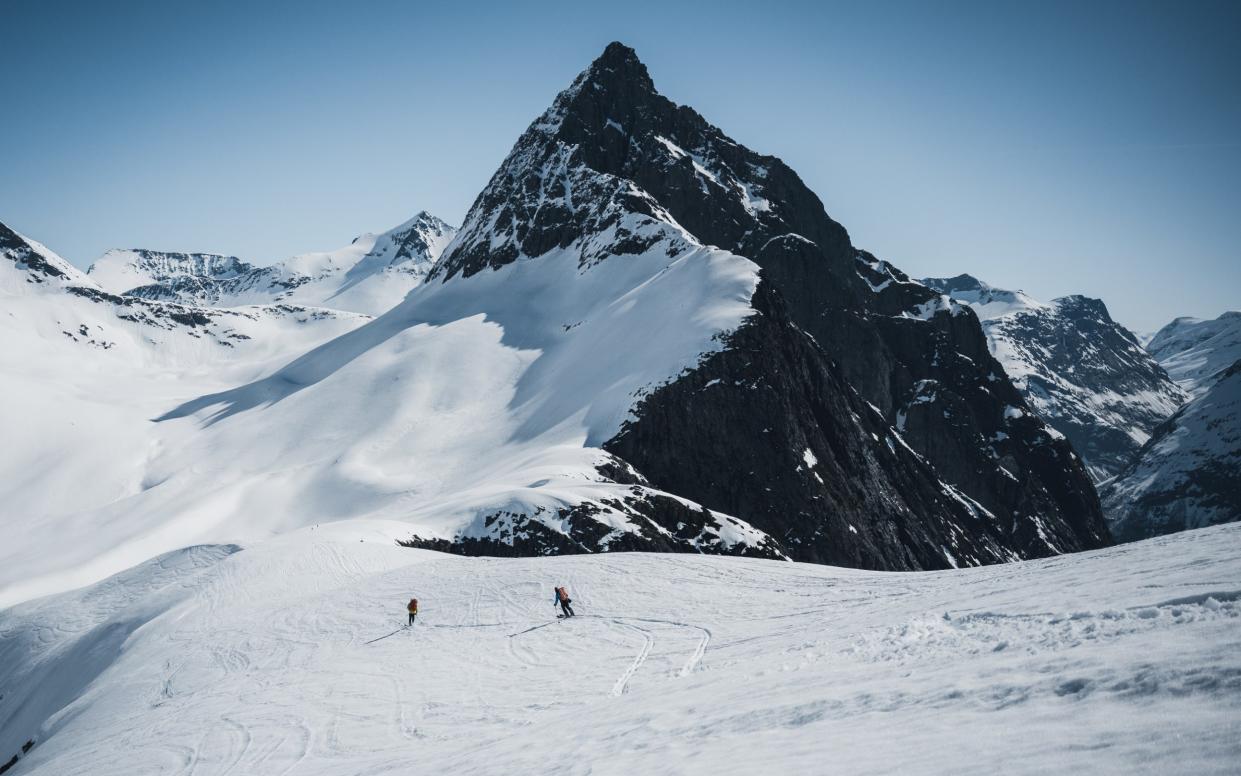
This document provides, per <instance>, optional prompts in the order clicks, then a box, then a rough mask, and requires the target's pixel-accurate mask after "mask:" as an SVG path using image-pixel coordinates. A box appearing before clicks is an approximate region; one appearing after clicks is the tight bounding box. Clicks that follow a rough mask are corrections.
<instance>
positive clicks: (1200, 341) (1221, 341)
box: [1146, 310, 1241, 396]
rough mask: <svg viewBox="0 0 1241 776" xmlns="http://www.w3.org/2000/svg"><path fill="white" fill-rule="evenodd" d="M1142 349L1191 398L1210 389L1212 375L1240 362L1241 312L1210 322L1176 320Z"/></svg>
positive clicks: (1234, 312) (1191, 319) (1229, 313)
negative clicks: (1144, 349)
mask: <svg viewBox="0 0 1241 776" xmlns="http://www.w3.org/2000/svg"><path fill="white" fill-rule="evenodd" d="M1146 348H1147V350H1149V351H1150V353H1151V355H1153V356H1154V357H1155V358H1156V359H1157V360H1158V361H1159V365H1160V366H1162V367H1163V368H1164V369H1165V370H1167V372H1168V374H1169V375H1170V376H1171V377H1172V379H1173V380H1175V381H1176V382H1177V384H1178V385H1180V386H1181V387H1182V388H1183V389H1184V390H1185V391H1186V392H1188V393H1189V394H1190V395H1191V396H1200V395H1202V394H1203V393H1205V392H1206V391H1207V389H1209V388H1210V386H1211V383H1212V381H1211V378H1212V377H1213V376H1215V375H1216V374H1218V373H1219V372H1220V371H1221V370H1223V369H1226V368H1228V367H1229V366H1231V365H1232V364H1233V363H1234V362H1236V361H1237V360H1238V359H1241V311H1238V310H1232V311H1229V312H1226V313H1224V314H1223V315H1221V316H1219V317H1218V318H1215V319H1214V320H1201V319H1198V318H1177V319H1176V320H1175V321H1173V322H1172V323H1169V324H1168V325H1167V326H1164V327H1163V328H1162V329H1160V330H1159V331H1158V332H1157V333H1156V334H1155V335H1154V336H1153V337H1152V338H1151V340H1150V342H1149V343H1147V345H1146Z"/></svg>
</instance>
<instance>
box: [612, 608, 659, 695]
mask: <svg viewBox="0 0 1241 776" xmlns="http://www.w3.org/2000/svg"><path fill="white" fill-rule="evenodd" d="M612 622H614V623H616V624H617V625H621V626H623V627H626V628H630V629H632V630H636V631H637V632H638V633H640V634H642V639H643V643H642V649H641V651H639V652H638V656H637V657H635V658H634V659H633V663H631V664H630V665H629V667H628V668H626V669H625V673H623V674H621V675H620V678H619V679H617V680H616V684H615V686H613V687H612V697H614V698H619V697H620V696H621V695H623V694H624V693H625V688H626V686H627V685H628V684H629V680H630V679H632V678H633V675H634V674H635V673H637V671H638V669H639V668H641V667H642V664H643V663H645V662H646V656H647V655H649V654H651V647H652V646H654V644H655V638H654V637H653V636H652V635H651V633H650V631H647V630H643V629H642V628H639V627H637V626H636V625H627V624H625V623H623V622H621V621H619V620H613V621H612Z"/></svg>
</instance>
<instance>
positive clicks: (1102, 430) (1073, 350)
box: [922, 275, 1186, 481]
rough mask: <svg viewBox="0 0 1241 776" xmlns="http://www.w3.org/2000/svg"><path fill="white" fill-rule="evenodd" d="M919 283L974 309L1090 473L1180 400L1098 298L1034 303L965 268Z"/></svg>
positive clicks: (1122, 461) (1038, 408) (1125, 450)
mask: <svg viewBox="0 0 1241 776" xmlns="http://www.w3.org/2000/svg"><path fill="white" fill-rule="evenodd" d="M922 282H923V283H924V284H926V285H927V286H928V287H930V288H933V289H935V290H937V291H939V292H940V293H943V294H947V295H948V296H950V297H951V298H952V299H953V300H954V301H957V302H960V303H961V304H965V305H969V306H970V307H971V308H972V309H973V310H974V312H975V313H976V314H977V315H978V318H979V320H980V321H981V322H982V327H983V331H984V332H986V335H987V341H988V345H989V347H990V350H991V354H992V355H993V356H994V357H995V358H996V359H997V360H999V362H1000V363H1001V364H1002V365H1003V367H1004V371H1005V372H1006V373H1007V374H1008V376H1009V378H1010V379H1011V380H1012V381H1013V384H1014V385H1016V386H1017V389H1018V390H1019V391H1021V394H1022V396H1024V397H1025V400H1026V402H1027V403H1028V404H1029V406H1030V408H1031V409H1033V410H1034V411H1035V412H1036V413H1037V414H1038V415H1039V416H1040V417H1042V418H1043V419H1044V420H1045V421H1047V423H1048V424H1050V425H1051V426H1052V427H1053V428H1055V429H1056V430H1057V431H1059V432H1060V433H1062V434H1064V435H1065V436H1066V437H1067V438H1068V439H1069V441H1070V442H1071V443H1072V444H1073V447H1074V449H1075V450H1077V452H1078V453H1079V454H1081V456H1082V457H1083V458H1084V459H1085V462H1086V465H1087V467H1088V468H1089V470H1090V472H1091V474H1092V475H1093V476H1094V478H1095V480H1096V481H1102V480H1104V479H1107V478H1108V477H1111V476H1114V475H1115V474H1117V473H1119V472H1120V471H1121V470H1122V469H1123V468H1124V467H1125V466H1126V465H1127V464H1128V463H1129V462H1130V460H1131V459H1132V458H1133V456H1134V455H1135V454H1136V453H1137V452H1138V450H1139V449H1141V447H1142V445H1143V444H1145V443H1146V442H1147V440H1149V439H1150V435H1151V433H1152V432H1153V431H1154V429H1155V427H1156V426H1158V425H1159V424H1160V423H1162V422H1163V421H1164V420H1166V419H1167V418H1168V417H1169V416H1170V415H1171V414H1172V413H1173V412H1175V411H1176V409H1177V408H1178V407H1180V405H1181V404H1182V403H1183V402H1184V401H1185V399H1186V395H1185V393H1184V392H1183V391H1182V390H1181V389H1180V388H1179V387H1178V386H1177V385H1176V384H1175V383H1174V382H1173V381H1172V379H1171V378H1170V377H1169V376H1168V374H1167V373H1166V372H1165V371H1164V370H1163V368H1162V367H1161V366H1160V365H1159V364H1158V363H1156V361H1155V360H1154V359H1153V358H1152V357H1151V355H1150V354H1149V353H1147V352H1146V350H1144V349H1143V348H1142V347H1141V346H1140V345H1139V344H1138V341H1137V339H1136V338H1135V337H1134V336H1133V334H1131V333H1130V332H1129V331H1128V330H1127V329H1125V328H1124V327H1123V326H1121V325H1120V324H1118V323H1116V322H1115V321H1113V320H1112V318H1111V316H1110V315H1109V314H1108V311H1107V307H1106V306H1105V305H1104V304H1103V302H1102V301H1101V300H1098V299H1091V298H1088V297H1084V296H1066V297H1062V298H1059V299H1053V300H1052V301H1050V302H1040V301H1038V300H1036V299H1033V298H1031V297H1029V296H1027V295H1026V294H1024V293H1022V292H1021V291H1008V290H1005V289H998V288H994V287H992V286H990V285H988V284H986V283H984V282H982V281H980V280H978V279H977V278H974V277H971V276H970V275H959V276H957V277H954V278H927V279H924V280H923V281H922Z"/></svg>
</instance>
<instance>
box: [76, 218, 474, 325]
mask: <svg viewBox="0 0 1241 776" xmlns="http://www.w3.org/2000/svg"><path fill="white" fill-rule="evenodd" d="M455 234H456V230H455V229H453V228H452V227H451V226H449V225H448V224H446V223H444V222H443V221H442V220H440V219H439V218H436V217H435V216H433V215H431V214H429V213H426V212H421V213H418V214H417V215H416V216H414V217H413V218H411V219H410V220H408V221H406V222H405V223H403V224H401V225H400V226H398V227H396V228H394V229H390V230H388V231H387V232H382V233H379V234H372V233H367V234H364V235H361V236H360V237H357V238H355V239H354V240H353V242H351V243H350V244H349V245H348V246H346V247H344V248H341V249H339V250H335V251H325V252H318V253H308V254H302V255H299V256H294V257H292V258H289V259H285V260H284V261H280V262H277V263H276V264H272V265H269V266H256V265H254V264H251V263H249V262H246V261H242V260H241V259H238V258H236V257H233V256H219V255H215V254H202V253H170V252H162V251H150V250H141V249H133V250H112V251H108V252H107V253H105V254H104V255H103V256H102V257H101V258H100V259H99V260H97V261H96V262H95V263H94V264H92V265H91V267H90V269H89V270H88V271H87V272H88V275H89V276H90V277H91V278H92V279H94V280H95V281H96V282H97V283H99V285H101V286H102V287H103V288H105V289H107V290H109V291H111V292H113V293H116V294H123V295H126V296H135V297H140V298H143V299H151V300H158V301H171V302H181V303H185V304H196V305H205V306H211V307H235V306H238V305H247V304H272V303H288V304H301V305H313V306H320V307H330V308H333V309H340V310H347V311H351V312H358V313H363V314H366V315H379V314H380V313H383V312H385V311H386V310H388V309H390V308H391V307H392V306H393V305H395V304H396V303H397V302H399V301H400V300H401V299H403V298H404V296H405V294H407V293H408V292H409V290H410V289H411V288H413V287H414V286H416V285H418V284H419V283H421V282H422V280H423V279H424V278H425V277H426V276H427V274H429V272H430V270H431V267H432V266H433V265H434V264H435V262H436V260H437V259H438V258H439V256H440V254H441V253H442V252H443V250H444V248H445V247H446V246H447V244H448V243H449V242H450V241H451V240H452V237H453V236H454V235H455Z"/></svg>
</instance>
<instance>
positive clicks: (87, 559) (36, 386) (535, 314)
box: [0, 243, 757, 606]
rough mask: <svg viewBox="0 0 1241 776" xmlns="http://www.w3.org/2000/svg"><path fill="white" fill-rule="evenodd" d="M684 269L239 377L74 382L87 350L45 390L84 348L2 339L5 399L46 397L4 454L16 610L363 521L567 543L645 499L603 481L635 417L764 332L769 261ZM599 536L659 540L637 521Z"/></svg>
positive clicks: (626, 260)
mask: <svg viewBox="0 0 1241 776" xmlns="http://www.w3.org/2000/svg"><path fill="white" fill-rule="evenodd" d="M666 246H667V244H666V243H660V244H657V245H655V246H654V247H652V248H651V249H650V250H649V251H647V252H646V253H645V254H642V255H634V256H614V257H611V258H609V260H607V261H602V262H600V263H598V264H595V265H593V266H590V267H586V268H583V267H580V266H579V262H580V258H581V254H580V253H579V252H577V251H576V250H573V249H568V250H558V251H554V252H552V253H549V254H546V255H544V256H542V257H540V258H537V259H526V260H523V261H519V262H514V263H513V264H510V265H507V266H505V267H503V268H501V269H499V270H496V271H487V272H483V273H479V274H477V275H474V276H471V277H469V278H465V277H455V278H453V279H451V280H449V281H448V282H442V283H441V282H432V283H429V284H425V285H421V286H418V287H417V288H415V289H414V291H413V292H412V293H411V294H410V295H409V297H408V298H407V299H406V300H405V301H404V302H402V303H401V304H400V305H398V306H397V307H396V308H394V309H393V310H391V311H389V312H388V313H387V314H385V315H383V316H381V317H379V318H377V319H375V320H373V321H369V322H367V321H365V319H358V318H357V317H356V316H354V317H353V319H351V320H341V321H338V322H337V323H333V322H332V321H327V322H326V323H318V324H317V325H316V326H314V327H310V326H299V327H297V328H295V329H293V330H292V331H289V332H283V333H282V332H281V331H280V330H275V331H272V332H270V334H271V336H270V337H268V336H266V335H263V334H261V333H260V332H258V331H254V332H253V334H254V336H253V338H252V340H251V341H250V344H251V345H252V346H253V347H252V349H251V350H252V351H256V350H257V349H258V347H259V345H258V343H260V342H268V341H272V342H276V343H281V344H280V347H274V346H269V347H271V348H272V349H271V350H270V351H267V352H265V353H264V355H266V357H265V358H257V357H256V358H254V359H253V360H250V359H246V360H240V359H239V360H238V362H237V363H236V365H235V367H234V366H233V365H232V363H233V362H225V363H223V364H221V361H220V360H221V358H222V356H220V355H218V354H216V351H224V349H222V348H219V347H218V346H216V345H214V344H212V343H207V342H201V341H199V340H197V339H193V338H189V337H186V339H187V343H186V344H185V345H180V344H179V345H178V349H177V350H176V351H175V352H176V353H177V354H178V356H177V358H176V360H175V361H173V362H168V361H166V360H165V359H168V358H169V357H170V356H169V354H168V353H169V349H168V348H152V347H140V346H138V345H135V346H134V347H133V348H132V350H133V351H134V352H135V353H136V354H137V355H139V356H140V358H141V359H142V360H143V361H144V362H145V363H136V364H133V365H132V366H133V368H132V369H130V368H129V367H128V366H127V365H126V364H125V363H124V361H123V359H121V358H120V354H114V355H116V356H117V357H116V358H113V359H112V360H110V361H107V362H106V363H105V362H100V361H99V359H100V358H102V356H101V355H99V354H92V356H91V358H92V359H93V360H92V361H88V362H87V363H88V364H94V363H96V362H98V366H97V367H87V368H82V367H81V366H74V365H72V362H73V360H74V359H76V358H80V354H79V353H78V352H77V350H69V349H66V350H64V357H63V358H60V357H59V356H58V357H55V358H53V357H51V356H41V357H40V358H37V359H33V360H34V361H35V362H37V364H38V367H36V368H30V367H29V361H30V360H31V359H32V358H33V356H32V354H34V353H40V352H42V351H43V349H44V348H46V339H52V340H53V341H56V340H60V339H64V337H63V335H62V334H61V333H60V332H59V331H58V330H53V331H51V332H50V333H49V334H48V335H47V337H46V338H34V339H32V338H30V337H28V336H27V334H26V333H25V332H20V331H17V332H12V333H11V334H10V333H9V332H7V331H5V330H4V329H2V328H0V336H3V337H4V339H3V341H4V342H6V343H9V342H12V343H13V345H12V346H6V347H5V348H0V359H2V360H0V392H2V395H3V396H8V397H19V396H20V397H26V396H33V397H34V398H32V399H28V400H23V401H16V400H11V401H6V402H3V403H0V425H3V427H4V428H6V432H7V435H9V437H10V439H16V440H17V441H18V442H19V444H16V445H14V446H12V447H9V448H8V449H7V450H5V451H4V452H3V454H0V475H4V476H3V477H2V478H0V498H2V499H3V502H4V503H6V504H9V505H10V508H11V509H13V510H14V511H13V512H12V513H10V514H11V517H10V516H5V519H4V520H3V521H0V525H2V526H3V528H4V530H5V532H6V538H7V539H8V541H6V542H5V543H4V544H3V546H0V606H2V605H5V604H11V603H14V602H17V601H22V600H26V599H28V598H30V597H32V596H36V595H43V594H47V593H50V592H55V591H59V590H65V589H68V588H71V587H75V586H79V585H83V584H87V583H89V582H92V581H94V580H97V579H100V578H102V577H103V576H106V575H108V574H112V573H115V572H117V571H120V570H122V569H124V568H127V567H130V566H132V565H134V564H136V563H139V562H141V561H143V560H145V559H147V558H150V557H152V556H154V555H156V554H159V553H163V552H167V551H170V550H173V549H175V548H178V547H183V546H187V545H191V544H228V543H244V542H250V541H255V540H258V539H262V538H265V537H269V536H272V535H274V534H277V533H281V532H284V531H288V530H292V529H296V528H298V527H300V526H305V525H308V524H313V523H321V522H327V521H331V520H341V519H347V518H352V517H361V516H368V517H376V518H385V519H396V520H403V521H406V522H407V523H408V524H409V529H408V531H409V533H408V534H407V536H408V535H409V534H412V533H414V532H417V533H418V535H420V536H422V537H424V538H435V537H440V538H452V537H454V536H456V535H465V536H474V537H480V536H490V535H491V534H492V532H493V530H496V529H497V528H496V526H491V527H489V526H488V525H487V524H486V523H485V521H484V518H485V517H486V516H487V515H490V514H493V513H495V512H497V511H501V510H503V511H507V512H511V513H516V514H523V515H535V514H536V513H537V514H540V515H542V517H540V518H538V519H541V520H546V521H548V522H547V525H548V527H550V528H552V529H553V530H557V531H562V530H563V526H561V525H560V523H559V518H557V517H556V514H557V511H558V510H559V509H562V508H565V507H569V506H573V505H577V504H580V503H582V502H584V501H587V500H589V501H593V502H595V503H596V504H598V503H601V502H602V501H604V500H608V499H610V500H615V499H617V498H618V497H622V496H625V495H627V494H628V493H629V488H628V486H621V485H614V484H610V483H600V482H599V481H598V480H599V479H600V478H599V476H598V475H597V474H596V471H595V467H596V465H597V464H598V463H600V462H601V461H602V460H603V453H602V451H600V450H599V449H598V446H599V445H600V444H602V443H603V442H604V441H606V440H607V439H609V438H611V437H612V436H614V435H615V433H616V432H617V430H618V429H619V428H620V425H621V423H622V422H624V420H626V419H627V418H629V417H630V413H631V411H632V409H633V406H634V403H635V401H636V400H637V398H638V397H639V396H641V395H642V394H643V393H644V392H646V391H649V390H650V389H652V388H654V387H655V386H658V385H660V384H662V383H664V382H666V381H668V380H671V379H673V378H675V377H676V376H677V375H679V374H680V373H681V372H682V371H684V370H685V369H686V368H688V367H690V366H692V365H694V364H696V363H697V362H698V360H699V359H700V358H701V357H702V356H703V355H704V354H706V353H710V352H712V351H714V350H716V349H718V348H720V347H721V346H722V345H721V341H720V338H719V336H718V335H720V334H722V333H725V332H728V331H731V330H732V329H734V328H735V327H737V326H738V325H740V323H741V322H742V321H743V320H744V319H745V318H746V317H747V316H748V315H749V314H750V313H751V312H752V310H751V308H750V306H749V300H750V297H751V295H752V294H753V291H754V288H755V286H756V283H757V267H756V266H755V265H754V264H753V263H752V262H750V261H748V260H746V259H743V258H741V257H738V256H735V255H732V254H729V253H727V252H724V251H720V250H718V249H714V248H706V247H694V248H690V249H687V250H685V251H683V252H682V253H680V254H679V255H676V256H672V257H669V255H668V254H667V252H666ZM2 266H3V265H0V268H2ZM19 301H22V300H21V299H19ZM25 301H26V302H29V301H30V300H29V299H26V300H25ZM39 301H45V300H39ZM73 301H74V302H75V303H76V302H77V301H79V300H73ZM80 301H82V304H87V303H86V302H85V300H80ZM91 304H93V303H91ZM31 305H32V306H31V307H30V310H31V311H33V310H34V309H35V307H34V305H33V303H31ZM94 307H99V305H94ZM11 309H12V308H6V312H8V311H10V310H11ZM39 309H43V308H39ZM94 312H98V311H94ZM108 314H109V315H110V313H108ZM220 314H224V313H220ZM228 314H230V315H232V314H235V313H231V312H230V313H228ZM31 316H33V312H32V313H31ZM27 319H28V316H24V315H23V316H18V318H17V319H14V320H27ZM8 320H9V319H8V318H5V317H3V316H0V326H4V325H5V322H6V321H8ZM333 320H335V319H333ZM260 323H263V322H262V321H260ZM360 323H361V324H363V325H361V326H359V325H358V324H360ZM567 323H576V324H579V325H575V326H573V327H572V328H570V329H569V330H567V331H566V330H565V325H566V324H567ZM264 325H265V326H266V324H264ZM280 325H281V326H293V325H296V324H295V323H294V322H293V321H287V322H286V321H285V319H281V322H280ZM298 335H301V336H300V338H299V336H298ZM323 335H342V336H337V337H336V338H335V339H331V340H329V341H327V342H325V343H324V337H323ZM320 343H324V344H321V345H320ZM71 344H73V343H68V342H66V343H65V346H66V347H67V346H68V345H71ZM191 345H192V347H191ZM316 346H317V347H316ZM212 348H214V350H213V349H212ZM78 350H80V348H78ZM224 352H228V353H229V354H230V355H231V349H230V350H229V351H224ZM296 353H301V354H302V355H300V356H298V357H296V358H293V354H296ZM634 354H640V357H639V356H637V355H634ZM254 355H255V356H257V355H258V353H255V354H254ZM622 355H623V356H624V357H622ZM209 356H210V357H211V358H214V361H213V360H211V358H209ZM150 362H154V363H156V364H167V366H166V367H165V369H164V370H163V371H156V370H151V371H148V370H147V369H146V368H145V367H149V366H150ZM192 365H193V366H192ZM139 367H144V368H142V369H140V368H139ZM65 375H68V376H69V377H64V376H65ZM43 385H47V386H48V387H47V388H46V389H41V388H40V386H43ZM152 419H156V420H157V422H151V421H152ZM10 429H16V431H15V432H13V431H9V430H10ZM66 451H67V452H66ZM51 460H56V461H57V462H56V465H48V463H47V462H48V461H51ZM49 494H51V495H49ZM19 516H21V518H20V519H19ZM719 517H725V516H719ZM599 519H600V520H602V521H610V523H609V525H610V526H611V528H612V529H613V530H615V531H634V530H637V526H636V525H634V524H632V523H630V522H629V521H628V520H627V519H626V518H625V517H624V516H623V515H621V514H620V513H617V512H615V511H611V510H609V511H605V512H604V513H603V514H601V515H600V516H599ZM738 530H741V529H738ZM745 531H750V532H753V529H750V528H749V527H748V526H746V527H745V530H744V531H742V533H745ZM746 535H751V534H746ZM88 536H89V537H90V538H89V541H84V540H83V537H88ZM68 537H72V540H67V539H68ZM703 538H704V539H705V538H706V537H703Z"/></svg>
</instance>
